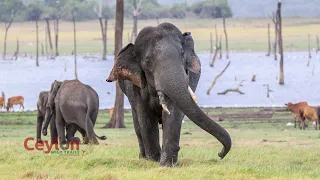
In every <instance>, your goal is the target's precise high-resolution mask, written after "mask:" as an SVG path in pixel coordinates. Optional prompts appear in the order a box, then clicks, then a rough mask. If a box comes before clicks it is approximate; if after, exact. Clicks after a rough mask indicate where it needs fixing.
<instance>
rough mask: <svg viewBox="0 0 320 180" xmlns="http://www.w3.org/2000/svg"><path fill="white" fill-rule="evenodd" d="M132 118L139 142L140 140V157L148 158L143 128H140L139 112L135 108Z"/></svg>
mask: <svg viewBox="0 0 320 180" xmlns="http://www.w3.org/2000/svg"><path fill="white" fill-rule="evenodd" d="M132 118H133V124H134V130H135V131H136V134H137V138H138V142H139V148H140V153H139V158H147V157H146V152H145V149H144V145H143V141H142V135H141V129H140V125H139V121H138V117H137V113H136V110H135V109H134V108H132Z"/></svg>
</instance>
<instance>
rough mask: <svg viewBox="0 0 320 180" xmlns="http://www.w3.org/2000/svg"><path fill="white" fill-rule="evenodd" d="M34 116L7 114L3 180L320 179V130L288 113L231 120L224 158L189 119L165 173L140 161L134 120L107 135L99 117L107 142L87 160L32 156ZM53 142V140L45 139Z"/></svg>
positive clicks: (0, 122) (2, 120)
mask: <svg viewBox="0 0 320 180" xmlns="http://www.w3.org/2000/svg"><path fill="white" fill-rule="evenodd" d="M260 110H261V109H257V108H249V109H206V110H205V111H207V112H208V113H209V115H217V114H230V113H246V112H257V111H260ZM35 119H36V113H35V112H24V113H0V149H1V150H0V162H1V163H0V179H166V180H167V179H319V178H320V169H319V163H320V151H319V149H320V131H316V130H314V129H313V128H311V127H309V128H308V129H307V130H305V131H301V130H299V129H294V128H293V127H287V126H286V123H287V122H290V121H291V120H292V116H291V115H290V114H289V113H288V112H275V113H274V115H273V118H272V119H230V120H224V121H222V122H221V124H222V125H223V126H224V127H225V128H226V129H227V130H228V131H229V133H230V134H231V137H232V140H233V147H232V149H231V151H230V153H229V154H228V155H227V156H226V158H225V159H223V160H219V158H218V156H217V153H218V152H219V151H220V149H221V147H222V146H221V144H220V143H219V142H218V141H217V140H216V139H214V138H212V137H211V136H210V135H208V134H207V133H205V132H204V131H202V130H201V129H200V128H198V127H197V126H195V125H194V124H193V123H192V122H191V121H190V120H186V122H185V123H184V124H183V128H182V131H181V143H180V144H181V150H180V153H179V167H177V168H162V167H159V164H158V163H155V162H151V161H147V160H140V159H139V158H138V143H137V139H136V136H135V132H134V130H133V124H132V120H131V115H130V113H128V112H127V113H126V114H125V124H126V126H127V128H126V129H101V127H102V126H103V125H104V123H105V122H106V121H107V120H108V119H109V115H108V114H107V113H106V111H102V112H101V113H100V115H99V118H98V121H97V124H96V126H95V131H96V133H97V134H99V135H106V136H107V137H108V139H107V140H106V141H100V145H97V146H85V145H81V147H80V148H81V149H86V152H87V153H86V154H81V155H80V156H59V155H48V154H44V153H43V152H39V151H26V150H25V149H24V146H23V141H24V139H25V138H27V137H35ZM46 139H48V137H47V138H46Z"/></svg>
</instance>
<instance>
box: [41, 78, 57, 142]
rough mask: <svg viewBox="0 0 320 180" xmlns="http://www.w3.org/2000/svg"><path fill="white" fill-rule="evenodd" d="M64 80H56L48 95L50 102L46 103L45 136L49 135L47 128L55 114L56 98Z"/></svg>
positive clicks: (43, 132) (43, 127) (43, 128)
mask: <svg viewBox="0 0 320 180" xmlns="http://www.w3.org/2000/svg"><path fill="white" fill-rule="evenodd" d="M61 84H62V82H60V81H56V80H55V81H54V82H53V83H52V84H51V89H50V92H49V96H48V102H47V104H46V114H45V118H44V124H43V126H42V134H43V135H44V136H46V135H47V129H48V126H49V123H50V120H51V119H52V117H53V115H54V111H55V102H54V99H55V97H56V95H57V93H58V91H59V89H60V86H61Z"/></svg>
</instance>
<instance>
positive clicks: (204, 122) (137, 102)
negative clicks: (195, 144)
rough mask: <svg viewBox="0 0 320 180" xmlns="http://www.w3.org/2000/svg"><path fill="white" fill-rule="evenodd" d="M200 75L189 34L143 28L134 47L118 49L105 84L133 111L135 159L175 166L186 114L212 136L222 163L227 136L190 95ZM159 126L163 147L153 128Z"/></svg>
mask: <svg viewBox="0 0 320 180" xmlns="http://www.w3.org/2000/svg"><path fill="white" fill-rule="evenodd" d="M200 72H201V65H200V61H199V58H198V57H197V55H196V54H195V52H194V41H193V39H192V37H191V34H190V33H184V34H182V33H181V32H180V30H179V29H178V28H176V27H175V26H174V25H172V24H170V23H163V24H160V25H159V26H158V27H146V28H144V29H143V30H141V32H140V33H139V35H138V37H137V39H136V41H135V44H134V45H133V44H129V45H127V46H126V47H125V48H123V49H122V50H121V51H120V53H119V55H118V57H117V61H116V63H115V65H114V67H113V69H112V72H111V73H110V75H109V77H108V79H107V81H109V82H112V81H115V80H118V83H119V85H120V88H121V89H122V90H123V92H124V93H125V94H126V96H127V97H128V99H129V102H130V104H131V107H132V115H133V121H134V127H135V131H136V134H137V137H138V141H139V147H140V157H142V158H147V159H151V160H155V161H159V160H160V165H162V166H172V165H175V164H177V160H178V151H179V149H180V147H179V141H180V131H181V123H182V119H183V116H184V114H186V115H187V116H188V117H189V118H190V119H191V120H192V121H193V122H194V123H195V124H197V125H198V126H200V127H201V128H202V129H204V130H205V131H207V132H208V133H210V134H212V135H213V136H214V137H216V138H217V139H218V140H219V141H220V142H221V143H222V144H223V146H224V147H223V149H222V151H221V152H220V153H219V156H220V157H221V158H223V157H224V156H225V155H226V154H227V153H228V152H229V150H230V148H231V138H230V136H229V134H228V132H227V131H226V130H225V129H224V128H222V127H221V126H220V125H219V124H217V123H215V122H214V121H213V120H211V119H210V118H209V117H208V116H207V115H206V114H205V113H204V112H203V111H202V110H201V109H200V108H199V106H198V105H197V104H196V103H195V101H194V100H193V98H192V96H191V94H192V95H193V92H192V91H191V90H190V88H189V87H191V89H192V90H193V91H194V90H195V89H196V87H197V84H198V81H199V78H200ZM159 122H162V127H163V145H162V150H161V148H160V144H159V128H158V123H159Z"/></svg>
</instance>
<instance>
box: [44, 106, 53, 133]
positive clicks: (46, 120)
mask: <svg viewBox="0 0 320 180" xmlns="http://www.w3.org/2000/svg"><path fill="white" fill-rule="evenodd" d="M51 111H52V110H51V108H47V109H46V115H45V118H44V123H43V126H42V134H43V135H44V136H46V135H47V134H48V132H47V131H48V126H49V124H50V120H51V117H52V114H53V113H52V112H51Z"/></svg>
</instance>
